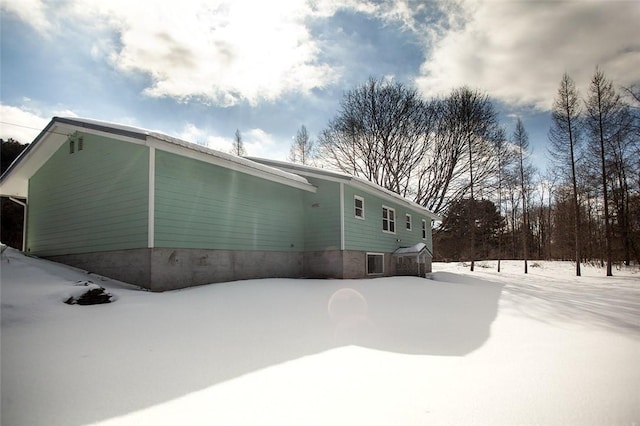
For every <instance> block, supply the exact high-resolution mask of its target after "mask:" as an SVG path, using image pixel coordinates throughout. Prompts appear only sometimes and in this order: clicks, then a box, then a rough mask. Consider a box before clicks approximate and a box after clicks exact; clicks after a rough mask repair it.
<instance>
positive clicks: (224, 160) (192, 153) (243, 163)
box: [147, 135, 317, 192]
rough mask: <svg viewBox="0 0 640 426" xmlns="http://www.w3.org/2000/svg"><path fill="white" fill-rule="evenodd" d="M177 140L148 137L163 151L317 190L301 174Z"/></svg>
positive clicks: (311, 190) (151, 144) (303, 188)
mask: <svg viewBox="0 0 640 426" xmlns="http://www.w3.org/2000/svg"><path fill="white" fill-rule="evenodd" d="M176 141H178V140H171V141H167V140H166V139H165V138H164V137H163V138H158V137H156V136H154V135H151V136H148V137H147V143H148V145H149V146H153V147H154V148H156V149H158V150H161V151H166V152H169V153H172V154H176V155H180V156H182V157H186V158H191V159H194V160H200V161H204V162H205V163H208V164H213V165H216V166H220V167H224V168H226V169H230V170H235V171H238V172H241V173H245V174H248V175H251V176H256V177H260V178H262V179H266V180H269V181H272V182H277V183H280V184H283V185H287V186H291V187H293V188H297V189H302V190H304V191H308V192H316V191H317V188H316V187H315V186H313V185H311V184H310V183H309V182H308V181H307V180H306V179H305V178H303V177H301V176H297V175H294V174H291V173H288V172H284V171H282V170H278V169H275V168H273V167H269V166H265V165H262V164H259V163H255V162H253V161H251V160H247V159H244V158H240V157H234V156H231V155H226V154H224V153H219V152H217V151H214V150H211V149H208V148H206V147H201V146H199V145H194V144H191V143H186V142H183V141H178V142H180V143H178V142H176ZM231 157H233V158H231Z"/></svg>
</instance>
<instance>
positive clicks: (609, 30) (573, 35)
mask: <svg viewBox="0 0 640 426" xmlns="http://www.w3.org/2000/svg"><path fill="white" fill-rule="evenodd" d="M460 5H461V6H462V7H461V9H460V10H459V12H458V15H457V19H458V21H459V22H463V24H461V25H459V26H454V27H453V28H452V29H451V30H449V31H448V32H446V33H444V34H443V35H442V36H441V37H440V38H437V39H436V40H435V44H434V46H433V50H432V51H431V53H430V55H429V57H428V59H427V60H426V61H425V62H424V64H423V65H422V70H421V72H422V77H421V78H418V80H417V81H418V83H419V85H420V87H421V89H422V90H423V91H424V92H425V93H428V94H434V93H446V92H448V91H449V90H450V89H451V88H452V87H456V86H461V85H465V84H466V85H469V86H472V87H478V88H480V89H481V90H486V91H487V92H488V93H489V94H490V95H491V96H494V97H496V98H498V99H500V100H502V101H505V102H507V103H512V104H530V105H534V106H536V107H537V108H539V109H542V110H546V109H548V108H549V107H550V105H551V103H552V101H553V97H554V96H555V94H556V90H557V87H558V84H559V81H560V78H561V77H562V74H563V73H564V72H565V71H566V72H569V74H570V75H571V76H572V78H573V79H574V80H575V81H576V83H577V84H578V85H579V86H581V87H583V88H586V87H587V85H588V82H589V81H590V79H591V76H592V74H593V72H594V69H595V67H596V65H599V66H600V67H601V68H602V70H603V71H604V72H605V74H606V75H607V77H608V78H610V79H612V80H614V81H615V82H616V83H617V84H623V85H627V84H630V83H632V82H634V80H635V81H638V79H639V77H640V74H638V70H639V69H640V32H638V22H640V7H638V4H637V3H636V2H633V1H629V2H626V1H612V2H605V1H580V0H576V1H560V2H555V1H550V2H528V1H523V2H520V1H513V2H512V1H507V2H493V1H492V2H476V1H471V0H470V1H464V0H463V1H462V2H461V3H460Z"/></svg>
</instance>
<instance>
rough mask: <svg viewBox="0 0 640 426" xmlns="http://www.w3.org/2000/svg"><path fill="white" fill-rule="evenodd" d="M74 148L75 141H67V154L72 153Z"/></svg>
mask: <svg viewBox="0 0 640 426" xmlns="http://www.w3.org/2000/svg"><path fill="white" fill-rule="evenodd" d="M75 150H76V142H75V141H69V154H73V152H74V151H75Z"/></svg>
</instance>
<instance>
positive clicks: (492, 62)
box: [0, 0, 640, 167]
mask: <svg viewBox="0 0 640 426" xmlns="http://www.w3.org/2000/svg"><path fill="white" fill-rule="evenodd" d="M0 8H1V18H0V19H1V34H0V36H1V43H2V45H1V48H2V49H1V74H0V90H1V91H0V96H1V98H0V102H1V104H0V108H1V109H0V121H1V123H0V137H2V138H5V139H6V138H9V137H12V138H14V139H17V140H19V141H21V142H30V141H31V140H33V138H34V137H35V136H36V135H37V133H38V132H39V130H41V129H42V127H44V125H46V123H47V122H48V121H49V120H50V119H51V117H52V116H54V115H59V116H79V117H86V118H95V119H99V120H105V121H113V122H118V123H124V124H131V125H135V126H139V127H143V128H148V129H152V130H158V131H161V132H164V133H167V134H170V135H173V136H177V137H182V138H184V139H186V140H189V141H192V142H197V143H201V144H206V145H208V146H210V147H212V148H215V149H220V150H224V151H228V150H229V149H230V146H231V142H232V139H233V136H234V133H235V131H236V129H239V130H240V132H241V133H242V136H243V140H244V142H245V147H246V149H247V151H248V154H249V155H252V156H262V157H268V158H273V159H280V160H283V159H286V157H287V155H288V152H289V146H290V144H291V140H292V138H293V136H294V135H295V134H296V131H297V130H298V129H299V128H300V126H301V125H303V124H304V125H305V126H306V127H307V128H308V130H309V132H310V134H311V136H312V137H315V136H316V135H317V134H318V133H319V132H320V131H321V130H322V129H323V128H324V127H325V126H326V124H327V122H328V121H329V120H330V119H331V118H333V117H334V116H335V114H336V112H337V110H338V107H339V102H340V98H341V96H342V94H343V93H344V92H345V91H346V90H349V89H352V88H354V87H355V86H357V85H359V84H362V83H363V82H365V81H366V80H367V79H368V78H369V77H370V76H373V77H387V78H394V79H396V80H398V81H401V82H403V83H405V84H408V85H415V86H416V87H418V88H419V90H420V91H421V92H422V93H423V94H424V95H425V96H426V97H431V96H436V95H442V94H446V93H448V92H449V91H450V90H451V89H452V88H454V87H459V86H462V85H468V86H470V87H472V88H477V89H480V90H482V91H484V92H486V93H488V94H489V95H490V96H491V97H492V99H493V100H494V101H495V105H496V107H497V109H498V110H499V111H500V118H501V121H502V123H503V125H504V126H505V128H506V130H507V133H508V134H509V135H510V134H511V133H512V131H513V126H514V122H515V117H517V116H520V117H521V118H522V119H523V121H524V124H525V127H526V129H527V131H528V133H529V136H530V144H531V148H532V151H533V156H534V157H533V158H534V161H535V162H536V164H538V165H540V166H541V167H542V166H543V165H544V156H545V150H546V148H545V146H546V142H547V137H546V135H547V131H548V126H549V108H550V105H551V103H552V101H553V97H554V96H555V92H556V90H557V86H558V84H559V81H560V78H561V76H562V74H563V73H564V72H565V71H566V72H569V74H570V75H571V76H572V77H573V78H574V80H575V81H576V83H577V85H578V87H579V89H581V90H582V91H583V92H584V91H585V90H586V88H587V86H588V83H589V80H590V78H591V76H592V74H593V71H594V69H595V67H596V65H598V66H600V67H601V69H602V70H603V71H604V72H605V74H606V75H607V77H608V78H610V79H612V80H613V81H614V82H615V84H616V85H617V86H621V85H624V86H628V85H631V84H634V83H640V72H639V71H638V70H640V31H639V30H638V24H637V23H638V22H640V2H637V1H606V0H601V1H597V0H570V1H553V0H549V1H544V2H534V1H523V0H492V1H467V0H459V1H450V0H428V1H424V0H423V1H412V0H389V1H380V0H374V1H369V2H367V1H358V0H313V1H304V0H281V1H278V2H264V1H261V0H220V1H215V2H214V1H200V0H182V1H180V2H175V1H155V2H150V1H149V2H146V1H139V2H133V1H130V0H82V1H74V0H59V1H43V0H3V2H2V3H1V4H0Z"/></svg>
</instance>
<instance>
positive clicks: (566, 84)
mask: <svg viewBox="0 0 640 426" xmlns="http://www.w3.org/2000/svg"><path fill="white" fill-rule="evenodd" d="M580 113H581V109H580V98H579V97H578V91H577V89H576V86H575V84H574V82H573V80H572V79H571V77H569V75H568V74H566V73H565V74H564V75H563V76H562V80H561V81H560V87H559V88H558V94H557V96H556V98H555V100H554V102H553V109H552V111H551V118H552V123H551V129H550V130H549V140H550V141H551V147H550V149H549V151H550V153H551V154H552V155H551V159H552V161H553V162H554V163H555V165H556V166H557V167H558V168H559V169H561V170H562V169H564V168H565V166H566V165H567V164H569V166H570V170H569V179H570V181H571V186H572V188H573V200H572V201H573V209H574V212H575V213H574V233H575V236H574V237H575V259H576V276H580V275H581V271H580V262H581V260H582V258H581V255H580V245H581V243H580V206H579V203H578V181H577V177H576V163H577V162H578V158H577V153H578V149H579V141H580V138H579V129H580V124H579V122H580Z"/></svg>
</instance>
